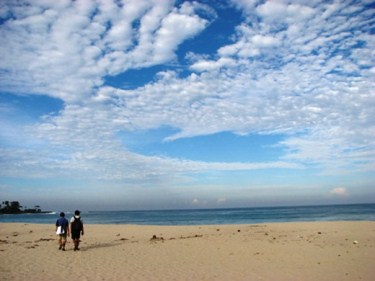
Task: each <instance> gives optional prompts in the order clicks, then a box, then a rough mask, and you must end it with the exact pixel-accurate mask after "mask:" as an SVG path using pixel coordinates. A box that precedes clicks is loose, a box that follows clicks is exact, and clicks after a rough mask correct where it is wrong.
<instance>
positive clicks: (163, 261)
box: [0, 221, 375, 281]
mask: <svg viewBox="0 0 375 281" xmlns="http://www.w3.org/2000/svg"><path fill="white" fill-rule="evenodd" d="M54 230H55V226H54V224H53V223H52V224H30V223H0V260H1V261H2V262H1V265H0V279H1V280H4V281H7V280H41V281H43V280H56V281H60V280H66V279H67V278H68V279H69V278H70V279H72V278H73V279H72V280H75V279H77V280H142V281H143V280H146V281H147V280H220V281H221V280H223V281H224V280H232V281H236V280H272V281H284V280H305V281H309V280H327V281H328V280H331V281H332V280H333V281H335V280H337V281H338V280H365V281H367V280H368V281H370V280H373V276H375V269H374V268H373V265H374V262H375V222H374V221H334V222H326V221H324V222H285V223H262V224H237V225H232V224H229V225H195V226H191V225H189V226H180V225H179V226H155V225H129V224H121V225H118V224H85V235H84V236H82V237H81V240H82V242H81V250H80V251H79V252H74V251H73V243H72V241H71V239H68V243H67V247H66V249H67V251H65V252H62V251H59V250H58V244H57V240H58V238H57V236H56V235H55V234H54ZM56 272H58V273H59V274H58V275H56ZM72 276H74V277H72Z"/></svg>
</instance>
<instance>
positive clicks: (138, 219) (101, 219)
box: [0, 204, 375, 225]
mask: <svg viewBox="0 0 375 281" xmlns="http://www.w3.org/2000/svg"><path fill="white" fill-rule="evenodd" d="M58 216H59V213H58V212H51V213H41V214H18V215H0V222H21V223H42V224H54V223H55V221H56V219H57V218H58ZM71 216H72V214H69V213H66V217H67V218H68V219H70V217H71ZM81 216H82V219H83V221H84V222H85V223H90V224H139V225H213V224H255V223H270V222H302V221H375V204H355V205H329V206H296V207H261V208H237V209H204V210H162V211H90V212H82V213H81Z"/></svg>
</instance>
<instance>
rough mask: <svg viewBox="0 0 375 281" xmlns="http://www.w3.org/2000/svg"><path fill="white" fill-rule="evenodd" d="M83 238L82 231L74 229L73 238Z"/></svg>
mask: <svg viewBox="0 0 375 281" xmlns="http://www.w3.org/2000/svg"><path fill="white" fill-rule="evenodd" d="M79 238H81V231H72V239H73V240H77V239H79Z"/></svg>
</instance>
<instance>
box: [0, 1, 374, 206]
mask: <svg viewBox="0 0 375 281" xmlns="http://www.w3.org/2000/svg"><path fill="white" fill-rule="evenodd" d="M374 9H375V4H374V2H373V1H349V0H342V1H318V0H309V1H305V0H295V1H287V0H274V1H258V0H248V1H246V0H227V1H224V0H223V1H213V0H205V1H183V0H181V1H167V0H165V1H158V0H155V1H149V0H147V1H146V0H137V1H132V0H128V1H110V0H108V1H70V0H61V1H44V0H33V1H17V2H16V1H10V0H9V1H2V2H1V3H0V55H1V60H0V128H1V130H0V199H1V200H2V201H3V200H18V201H20V202H21V203H22V204H23V205H26V206H33V205H36V204H38V205H41V206H42V208H43V209H49V210H71V209H76V208H80V209H83V210H113V209H115V210H116V209H121V210H133V209H177V208H228V207H253V206H275V205H306V204H340V203H364V202H368V203H373V202H375V186H374V183H375V176H374V175H375V173H374V170H375V161H374V159H375V120H374V117H373V116H374V113H375V112H374V108H375V92H374V88H375V87H374V75H375V65H374V58H375V53H374V46H375V36H374V32H375V19H374V11H375V10H374Z"/></svg>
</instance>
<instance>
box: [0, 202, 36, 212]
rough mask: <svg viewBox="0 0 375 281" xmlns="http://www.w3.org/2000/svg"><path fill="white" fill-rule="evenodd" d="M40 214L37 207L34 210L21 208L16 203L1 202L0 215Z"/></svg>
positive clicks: (18, 203)
mask: <svg viewBox="0 0 375 281" xmlns="http://www.w3.org/2000/svg"><path fill="white" fill-rule="evenodd" d="M21 213H42V209H41V208H40V206H39V205H35V206H34V208H27V207H25V208H23V207H22V206H21V204H20V202H18V201H3V202H2V203H1V204H0V214H21Z"/></svg>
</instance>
